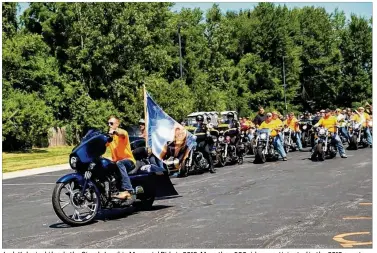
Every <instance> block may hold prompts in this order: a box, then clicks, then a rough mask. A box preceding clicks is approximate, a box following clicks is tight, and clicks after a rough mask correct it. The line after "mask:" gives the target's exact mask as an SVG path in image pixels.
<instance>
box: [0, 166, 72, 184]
mask: <svg viewBox="0 0 377 253" xmlns="http://www.w3.org/2000/svg"><path fill="white" fill-rule="evenodd" d="M68 169H70V166H69V164H68V163H67V164H60V165H53V166H48V167H42V168H35V169H28V170H20V171H14V172H6V173H3V180H7V179H12V178H19V177H28V176H33V175H38V174H43V173H48V172H54V171H61V170H68Z"/></svg>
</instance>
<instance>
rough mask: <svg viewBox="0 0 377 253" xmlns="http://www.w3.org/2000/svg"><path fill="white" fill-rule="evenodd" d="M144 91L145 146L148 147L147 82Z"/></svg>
mask: <svg viewBox="0 0 377 253" xmlns="http://www.w3.org/2000/svg"><path fill="white" fill-rule="evenodd" d="M143 92H144V122H145V123H144V124H145V126H144V127H145V130H144V131H145V147H146V148H148V120H147V118H148V117H147V91H146V90H145V84H143Z"/></svg>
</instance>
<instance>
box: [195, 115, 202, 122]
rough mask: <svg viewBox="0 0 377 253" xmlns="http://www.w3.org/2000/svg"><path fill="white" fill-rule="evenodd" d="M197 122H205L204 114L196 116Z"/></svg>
mask: <svg viewBox="0 0 377 253" xmlns="http://www.w3.org/2000/svg"><path fill="white" fill-rule="evenodd" d="M195 119H196V122H199V121H200V122H203V121H204V117H203V116H202V115H198V116H196V118H195Z"/></svg>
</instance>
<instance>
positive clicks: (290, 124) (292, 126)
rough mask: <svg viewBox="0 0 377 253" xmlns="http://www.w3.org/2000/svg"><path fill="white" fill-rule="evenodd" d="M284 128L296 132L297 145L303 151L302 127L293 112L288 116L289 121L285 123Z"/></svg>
mask: <svg viewBox="0 0 377 253" xmlns="http://www.w3.org/2000/svg"><path fill="white" fill-rule="evenodd" d="M283 124H284V126H287V127H289V128H290V129H291V130H292V131H294V135H295V138H296V144H297V147H298V150H300V151H302V144H301V130H300V125H299V124H298V120H297V119H296V117H295V114H294V113H293V112H290V113H289V114H288V119H286V120H285V121H284V122H283Z"/></svg>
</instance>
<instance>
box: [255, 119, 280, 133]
mask: <svg viewBox="0 0 377 253" xmlns="http://www.w3.org/2000/svg"><path fill="white" fill-rule="evenodd" d="M280 122H281V120H280ZM276 126H277V122H276V121H275V120H271V121H270V122H269V123H267V121H263V122H262V124H260V126H259V128H258V129H263V128H268V129H270V130H271V133H270V135H271V136H272V137H274V136H276V135H277V132H276V130H275V128H276Z"/></svg>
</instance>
